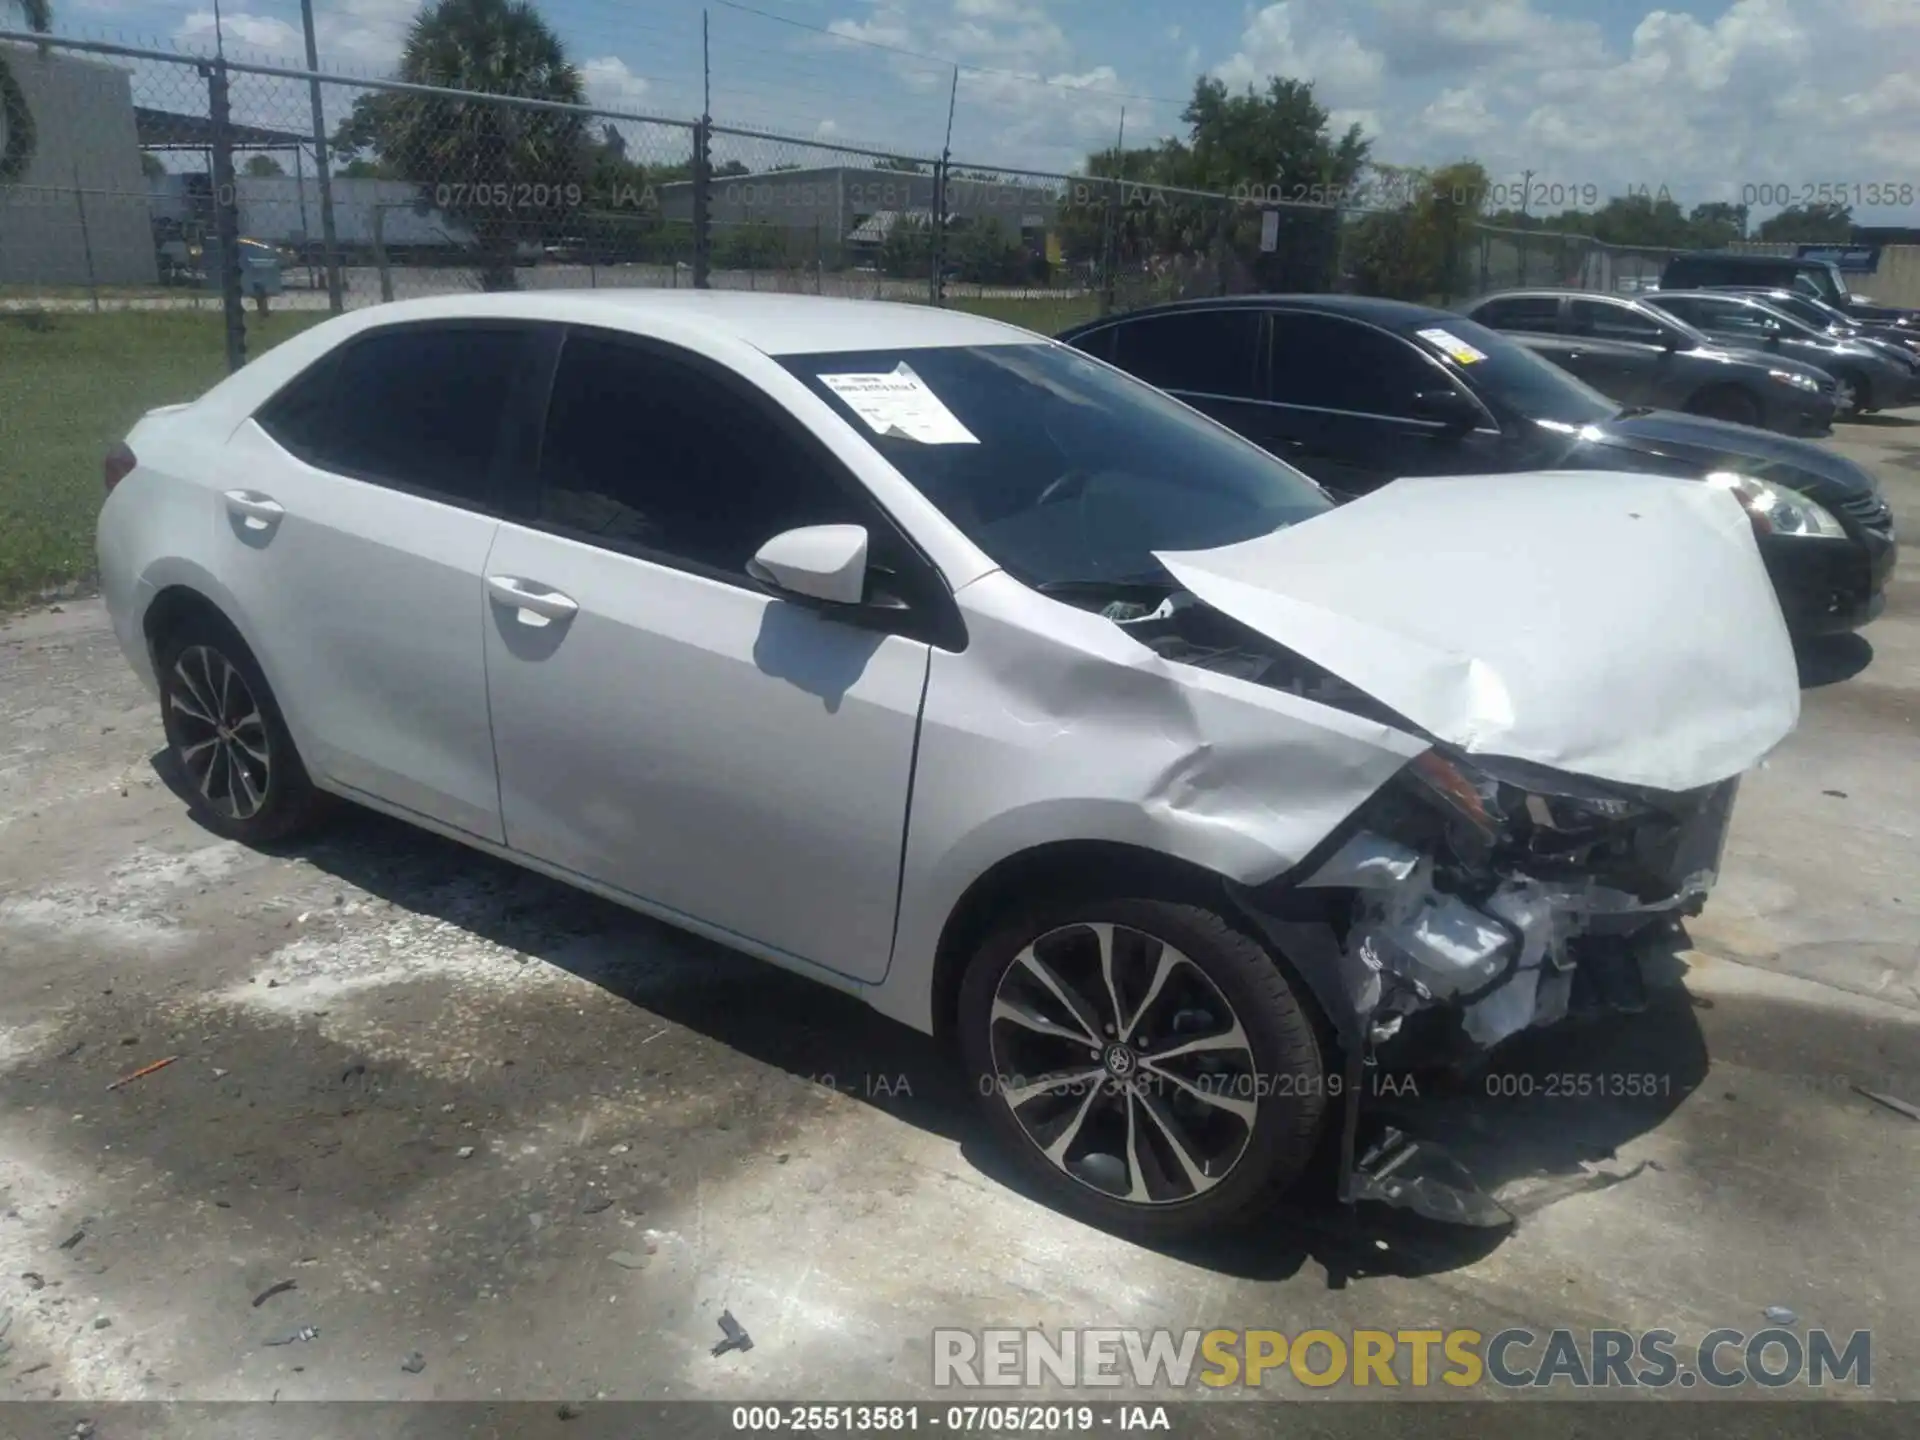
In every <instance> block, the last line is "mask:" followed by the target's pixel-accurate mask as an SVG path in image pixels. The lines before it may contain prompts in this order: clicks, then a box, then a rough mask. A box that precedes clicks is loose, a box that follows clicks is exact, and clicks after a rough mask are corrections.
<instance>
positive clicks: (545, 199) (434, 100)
mask: <svg viewBox="0 0 1920 1440" xmlns="http://www.w3.org/2000/svg"><path fill="white" fill-rule="evenodd" d="M398 78H399V79H401V80H405V81H408V82H410V83H412V84H415V85H433V86H439V87H442V88H446V89H454V90H469V91H480V92H483V93H485V94H489V95H515V96H521V97H524V98H528V99H537V100H555V101H562V102H565V103H568V104H573V105H578V104H581V103H583V102H584V100H585V96H586V90H585V86H584V85H583V84H582V82H581V79H580V72H579V71H578V70H576V69H575V68H574V67H573V65H572V64H571V63H570V62H569V61H568V60H567V56H566V50H565V48H564V47H563V46H562V45H561V43H560V38H559V36H557V35H555V34H554V33H553V30H552V29H551V28H550V27H549V26H548V25H547V22H546V21H545V20H544V19H542V18H541V16H540V12H539V11H538V10H537V9H535V8H534V6H533V5H532V4H531V3H530V0H436V3H434V4H431V5H429V6H428V7H427V8H426V9H424V10H422V11H421V12H420V13H419V14H418V15H417V16H415V17H414V21H413V25H412V27H411V29H410V30H409V31H408V33H407V43H406V48H405V50H403V51H402V53H401V57H400V73H399V76H398ZM583 141H584V126H583V122H582V117H580V116H578V115H573V114H567V113H564V112H556V111H551V110H528V109H523V108H520V107H518V106H510V105H498V104H492V103H489V102H487V101H481V100H465V99H458V98H455V97H452V96H442V95H417V94H405V93H395V92H386V91H376V92H373V93H371V94H367V95H362V96H361V97H360V98H359V99H358V100H356V101H354V105H353V111H352V113H351V114H350V115H348V117H347V118H346V120H345V121H344V122H343V123H342V124H341V126H340V129H339V131H338V132H337V133H336V134H335V136H334V140H333V145H334V148H335V149H336V150H339V151H342V152H343V153H345V154H346V155H349V156H351V155H353V154H355V153H357V152H359V151H362V150H371V151H372V152H373V153H374V154H375V155H376V156H377V157H378V158H379V160H380V161H381V163H382V165H383V167H384V168H385V169H386V170H387V171H388V172H389V173H392V174H395V175H399V176H403V177H404V178H406V179H407V180H410V181H412V182H413V183H414V184H416V185H418V186H420V187H421V191H422V199H424V200H429V201H431V202H432V203H433V204H434V205H435V206H436V207H437V208H439V209H440V210H442V211H443V212H444V213H446V214H447V215H448V216H449V217H450V218H452V219H454V220H457V221H459V222H460V223H461V224H463V225H464V226H466V227H467V228H468V229H469V230H471V231H472V232H473V234H474V236H475V238H476V239H477V240H478V242H479V247H480V252H481V263H480V283H481V286H482V288H484V289H489V290H495V289H500V290H504V289H512V288H513V286H514V284H515V277H514V269H513V254H514V248H515V242H516V241H518V240H520V239H527V238H535V237H537V236H539V235H541V234H543V233H544V232H545V230H546V229H548V228H550V226H551V224H552V222H553V220H554V218H555V212H556V208H557V207H556V204H555V197H556V196H563V195H565V194H566V193H567V191H568V187H569V186H577V185H578V184H579V182H580V179H581V173H580V171H581V165H582V163H583V157H584V156H585V153H586V150H587V146H586V145H585V144H584V143H583Z"/></svg>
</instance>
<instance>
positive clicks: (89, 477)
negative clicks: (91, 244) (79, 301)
mask: <svg viewBox="0 0 1920 1440" xmlns="http://www.w3.org/2000/svg"><path fill="white" fill-rule="evenodd" d="M324 318H325V317H324V315H320V314H301V315H289V314H280V315H270V316H268V317H267V318H266V319H264V320H262V319H261V318H260V317H259V316H257V315H253V314H251V313H250V314H249V315H248V316H247V353H248V354H250V355H258V354H260V353H261V352H262V351H263V350H266V349H268V348H269V347H270V346H272V345H274V344H276V343H278V342H279V341H281V340H284V339H286V338H287V337H288V336H290V335H294V334H298V333H299V332H300V331H301V330H303V329H305V328H306V327H307V326H308V325H311V324H312V323H314V321H316V320H320V319H324ZM226 373H227V354H226V332H225V331H224V330H223V329H222V326H221V316H220V311H219V310H218V309H207V310H200V311H169V312H161V313H155V312H151V311H147V312H141V311H117V312H108V313H106V314H100V315H95V314H92V313H91V312H84V311H83V312H52V313H49V312H35V313H23V312H17V311H16V312H12V313H0V604H8V603H12V602H17V601H19V600H21V599H23V598H25V597H28V596H31V595H35V594H37V593H39V592H40V591H42V590H46V589H51V588H54V587H57V586H62V585H68V584H72V583H74V582H85V581H87V580H88V579H90V578H91V576H92V573H93V527H94V518H95V517H96V516H97V515H98V514H99V511H100V498H101V487H100V459H101V456H102V455H104V454H105V453H106V450H107V447H108V446H109V445H111V444H113V442H114V441H116V440H118V439H121V438H122V437H123V436H125V435H126V433H127V431H128V430H130V429H131V428H132V427H133V422H134V421H136V420H138V419H139V418H140V416H141V414H142V413H143V412H145V411H147V410H150V409H152V408H153V407H154V406H156V405H169V404H172V403H174V402H176V401H180V400H191V399H193V398H194V397H195V396H197V395H199V394H200V393H201V392H203V391H204V390H206V389H207V387H209V386H210V385H212V384H213V383H214V382H215V381H217V380H219V379H220V378H221V377H222V376H223V375H225V374H226Z"/></svg>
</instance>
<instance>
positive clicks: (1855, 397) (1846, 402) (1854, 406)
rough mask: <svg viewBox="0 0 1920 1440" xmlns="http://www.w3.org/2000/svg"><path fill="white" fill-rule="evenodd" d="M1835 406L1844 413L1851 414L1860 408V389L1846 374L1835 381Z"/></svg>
mask: <svg viewBox="0 0 1920 1440" xmlns="http://www.w3.org/2000/svg"><path fill="white" fill-rule="evenodd" d="M1834 386H1835V388H1834V392H1833V408H1834V409H1836V410H1838V411H1839V412H1840V413H1841V414H1842V415H1851V414H1853V413H1854V412H1855V411H1857V410H1858V409H1859V408H1860V391H1859V390H1858V389H1857V388H1856V387H1855V385H1854V383H1853V381H1851V380H1849V379H1847V378H1846V377H1845V376H1844V375H1843V376H1840V377H1839V378H1838V379H1836V380H1835V381H1834Z"/></svg>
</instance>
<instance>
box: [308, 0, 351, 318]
mask: <svg viewBox="0 0 1920 1440" xmlns="http://www.w3.org/2000/svg"><path fill="white" fill-rule="evenodd" d="M300 25H301V28H302V29H304V30H305V31H306V32H307V70H308V73H309V74H312V73H315V72H317V71H318V70H319V69H320V47H319V46H318V45H317V44H315V43H314V38H313V0H300ZM307 98H308V99H309V100H311V101H312V102H313V173H314V179H315V181H316V183H317V184H318V185H319V186H320V242H321V245H322V247H323V248H324V251H325V258H326V262H327V309H328V310H330V311H332V312H333V313H334V314H335V315H338V314H339V313H340V312H341V311H342V310H344V309H345V308H346V302H345V299H344V298H343V297H342V295H341V286H340V245H339V236H338V235H337V234H336V233H335V231H334V228H333V178H332V167H331V166H329V165H328V164H327V121H326V116H325V115H324V114H323V113H322V111H321V106H320V82H319V81H318V80H308V81H307ZM306 206H307V197H306V193H305V187H304V186H302V187H301V195H300V208H301V210H302V211H303V212H304V211H305V210H306ZM302 228H303V230H304V226H303V227H302ZM309 253H311V252H309Z"/></svg>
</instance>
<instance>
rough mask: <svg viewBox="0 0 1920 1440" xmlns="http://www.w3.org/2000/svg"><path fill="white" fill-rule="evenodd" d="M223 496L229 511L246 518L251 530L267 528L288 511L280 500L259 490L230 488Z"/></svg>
mask: <svg viewBox="0 0 1920 1440" xmlns="http://www.w3.org/2000/svg"><path fill="white" fill-rule="evenodd" d="M223 498H224V499H225V500H226V502H227V510H228V512H229V513H231V514H234V515H238V516H240V518H241V519H243V520H245V521H246V522H247V528H248V529H249V530H265V529H266V528H267V527H268V526H269V525H273V524H275V523H277V522H278V521H279V520H280V519H281V517H282V516H284V515H285V514H286V513H287V512H286V511H285V510H284V509H282V508H281V506H280V502H279V501H277V500H275V499H274V498H273V497H272V496H271V495H262V494H261V493H260V492H259V491H258V490H229V491H227V493H226V495H225V496H224V497H223Z"/></svg>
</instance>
